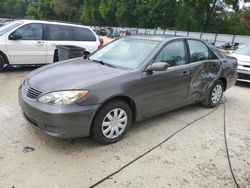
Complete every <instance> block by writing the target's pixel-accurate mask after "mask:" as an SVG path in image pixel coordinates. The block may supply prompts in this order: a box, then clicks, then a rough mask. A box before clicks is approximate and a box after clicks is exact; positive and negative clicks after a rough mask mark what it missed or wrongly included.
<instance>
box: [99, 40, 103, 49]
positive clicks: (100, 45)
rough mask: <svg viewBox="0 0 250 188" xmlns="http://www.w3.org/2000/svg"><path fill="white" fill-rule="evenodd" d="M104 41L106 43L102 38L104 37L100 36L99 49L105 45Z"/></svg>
mask: <svg viewBox="0 0 250 188" xmlns="http://www.w3.org/2000/svg"><path fill="white" fill-rule="evenodd" d="M103 43H104V41H103V39H102V38H100V44H99V46H98V49H100V48H102V47H103Z"/></svg>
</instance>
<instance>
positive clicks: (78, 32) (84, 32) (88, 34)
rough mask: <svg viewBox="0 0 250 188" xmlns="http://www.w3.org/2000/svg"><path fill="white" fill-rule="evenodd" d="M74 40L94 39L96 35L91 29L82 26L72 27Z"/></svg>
mask: <svg viewBox="0 0 250 188" xmlns="http://www.w3.org/2000/svg"><path fill="white" fill-rule="evenodd" d="M73 32H74V39H75V41H96V37H95V35H94V34H93V32H92V31H91V30H89V29H88V28H83V27H73Z"/></svg>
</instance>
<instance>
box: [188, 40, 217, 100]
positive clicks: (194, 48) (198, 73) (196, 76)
mask: <svg viewBox="0 0 250 188" xmlns="http://www.w3.org/2000/svg"><path fill="white" fill-rule="evenodd" d="M187 44H188V49H189V63H190V71H191V82H190V90H189V94H188V101H189V102H190V103H193V102H197V101H200V100H201V99H202V98H203V97H204V96H203V95H205V93H206V91H207V89H208V87H209V84H210V83H211V82H213V80H214V79H215V78H216V77H217V76H218V74H219V72H220V68H221V62H220V60H219V59H218V58H217V56H216V55H215V54H214V53H213V52H212V51H211V50H210V49H209V48H208V47H207V46H206V44H205V43H203V42H202V41H200V40H195V39H188V40H187Z"/></svg>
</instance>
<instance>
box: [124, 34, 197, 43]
mask: <svg viewBox="0 0 250 188" xmlns="http://www.w3.org/2000/svg"><path fill="white" fill-rule="evenodd" d="M128 38H132V39H142V40H155V41H162V42H163V41H169V40H173V39H181V38H189V39H192V38H190V37H184V36H178V35H133V36H128Z"/></svg>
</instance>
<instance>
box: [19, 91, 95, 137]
mask: <svg viewBox="0 0 250 188" xmlns="http://www.w3.org/2000/svg"><path fill="white" fill-rule="evenodd" d="M19 104H20V106H21V109H22V111H23V116H24V118H25V119H26V120H27V121H28V122H29V123H30V124H31V125H32V126H33V127H35V128H37V129H39V130H40V131H42V132H43V133H45V134H47V135H50V136H54V137H61V138H73V137H86V136H88V135H89V131H90V126H91V122H92V119H93V117H94V114H95V112H96V110H97V108H98V105H91V106H80V105H77V104H71V105H68V106H53V105H46V104H41V103H39V102H37V101H36V100H35V99H30V98H28V97H27V96H26V93H25V92H24V91H22V88H21V87H20V88H19Z"/></svg>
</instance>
